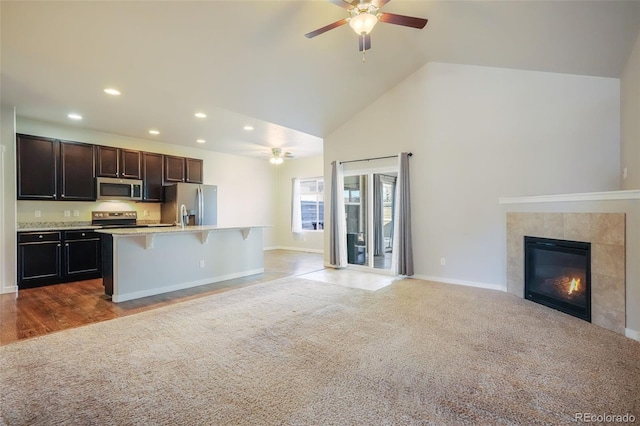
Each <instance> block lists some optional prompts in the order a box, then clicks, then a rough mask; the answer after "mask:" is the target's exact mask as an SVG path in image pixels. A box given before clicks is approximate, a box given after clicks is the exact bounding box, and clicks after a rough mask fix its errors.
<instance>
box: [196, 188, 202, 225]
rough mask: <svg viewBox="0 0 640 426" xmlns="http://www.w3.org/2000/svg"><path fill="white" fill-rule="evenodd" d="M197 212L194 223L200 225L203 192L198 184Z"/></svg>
mask: <svg viewBox="0 0 640 426" xmlns="http://www.w3.org/2000/svg"><path fill="white" fill-rule="evenodd" d="M197 208H198V214H197V216H196V222H197V223H196V224H197V225H202V223H203V220H204V193H203V191H202V187H201V186H198V202H197Z"/></svg>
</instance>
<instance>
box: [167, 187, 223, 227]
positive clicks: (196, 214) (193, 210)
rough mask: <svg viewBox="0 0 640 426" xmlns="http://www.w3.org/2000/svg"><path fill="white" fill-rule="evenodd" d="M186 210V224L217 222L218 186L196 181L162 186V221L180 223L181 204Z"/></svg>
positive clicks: (211, 223) (214, 223)
mask: <svg viewBox="0 0 640 426" xmlns="http://www.w3.org/2000/svg"><path fill="white" fill-rule="evenodd" d="M183 205H184V206H185V207H186V210H187V217H188V220H187V224H188V225H217V224H218V187H217V186H215V185H200V184H197V183H177V184H175V185H171V186H165V188H164V203H162V210H161V220H162V223H172V224H177V225H179V224H181V223H182V222H181V221H182V214H181V208H182V206H183Z"/></svg>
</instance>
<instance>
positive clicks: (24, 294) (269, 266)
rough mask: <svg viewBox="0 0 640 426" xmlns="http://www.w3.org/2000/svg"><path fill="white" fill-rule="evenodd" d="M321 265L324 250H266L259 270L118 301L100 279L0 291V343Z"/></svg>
mask: <svg viewBox="0 0 640 426" xmlns="http://www.w3.org/2000/svg"><path fill="white" fill-rule="evenodd" d="M323 268H324V266H323V255H322V254H316V253H304V252H295V251H286V250H270V251H266V252H265V254H264V270H265V272H264V273H262V274H257V275H252V276H249V277H244V278H237V279H233V280H228V281H222V282H219V283H215V284H208V285H204V286H199V287H193V288H189V289H184V290H179V291H175V292H171V293H165V294H159V295H157V296H150V297H145V298H143V299H137V300H131V301H128V302H122V303H113V302H111V300H110V298H109V297H108V296H105V294H104V289H103V287H102V280H101V279H96V280H87V281H78V282H74V283H68V284H57V285H51V286H46V287H39V288H32V289H25V290H20V291H19V292H18V293H17V294H0V345H4V344H7V343H10V342H14V341H16V340H20V339H27V338H30V337H35V336H41V335H43V334H48V333H52V332H55V331H60V330H66V329H69V328H74V327H79V326H82V325H87V324H92V323H96V322H100V321H106V320H110V319H113V318H118V317H123V316H127V315H132V314H135V313H138V312H143V311H148V310H151V309H156V308H159V307H161V306H166V305H170V304H173V303H179V302H184V301H186V300H190V299H194V298H198V297H204V296H209V295H212V294H215V293H220V292H223V291H227V290H231V289H234V288H239V287H246V286H249V285H253V284H258V283H262V282H266V281H272V280H275V279H278V278H283V277H288V276H294V275H300V274H305V273H308V272H313V271H318V270H321V269H323Z"/></svg>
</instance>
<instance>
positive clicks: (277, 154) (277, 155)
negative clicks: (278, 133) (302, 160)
mask: <svg viewBox="0 0 640 426" xmlns="http://www.w3.org/2000/svg"><path fill="white" fill-rule="evenodd" d="M285 158H294V157H293V155H292V154H291V153H290V152H285V151H283V150H282V149H280V148H271V158H269V162H270V163H271V164H282V162H283V161H284V159H285Z"/></svg>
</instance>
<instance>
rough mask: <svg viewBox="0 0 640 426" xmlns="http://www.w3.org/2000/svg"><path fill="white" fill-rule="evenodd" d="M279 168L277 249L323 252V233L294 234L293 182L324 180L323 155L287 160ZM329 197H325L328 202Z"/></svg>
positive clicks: (306, 232)
mask: <svg viewBox="0 0 640 426" xmlns="http://www.w3.org/2000/svg"><path fill="white" fill-rule="evenodd" d="M274 167H277V173H278V177H277V185H278V197H277V200H278V201H277V219H276V233H277V248H282V249H288V250H299V251H307V252H314V253H321V252H322V251H323V248H324V232H323V231H305V232H303V233H301V234H294V233H293V232H291V192H292V179H294V178H315V177H322V176H323V175H324V171H323V160H322V156H318V157H307V158H300V159H294V160H286V161H285V162H284V163H282V164H280V165H279V166H274ZM327 197H328V195H326V196H325V199H326V198H327Z"/></svg>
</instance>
